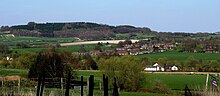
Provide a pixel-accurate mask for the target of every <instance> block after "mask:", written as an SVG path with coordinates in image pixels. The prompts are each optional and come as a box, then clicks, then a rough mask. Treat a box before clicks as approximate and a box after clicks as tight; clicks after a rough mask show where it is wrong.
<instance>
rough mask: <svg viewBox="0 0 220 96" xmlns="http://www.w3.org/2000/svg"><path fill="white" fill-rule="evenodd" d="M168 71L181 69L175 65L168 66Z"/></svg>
mask: <svg viewBox="0 0 220 96" xmlns="http://www.w3.org/2000/svg"><path fill="white" fill-rule="evenodd" d="M166 71H179V68H178V67H177V66H175V65H167V66H166Z"/></svg>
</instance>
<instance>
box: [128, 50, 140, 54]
mask: <svg viewBox="0 0 220 96" xmlns="http://www.w3.org/2000/svg"><path fill="white" fill-rule="evenodd" d="M129 54H130V55H138V54H139V52H138V51H137V50H130V51H129Z"/></svg>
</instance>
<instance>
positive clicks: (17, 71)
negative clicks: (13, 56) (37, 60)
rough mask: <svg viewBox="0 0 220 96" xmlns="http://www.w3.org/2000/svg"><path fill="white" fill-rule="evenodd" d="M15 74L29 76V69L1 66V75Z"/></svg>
mask: <svg viewBox="0 0 220 96" xmlns="http://www.w3.org/2000/svg"><path fill="white" fill-rule="evenodd" d="M13 75H18V76H22V77H27V75H28V70H22V69H6V68H0V76H13Z"/></svg>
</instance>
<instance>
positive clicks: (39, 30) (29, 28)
mask: <svg viewBox="0 0 220 96" xmlns="http://www.w3.org/2000/svg"><path fill="white" fill-rule="evenodd" d="M0 31H10V32H11V33H12V34H14V35H16V36H33V37H79V38H81V39H95V38H113V37H115V34H116V33H136V32H142V33H147V34H150V33H152V32H151V30H150V29H149V28H136V27H133V26H109V25H104V24H97V23H89V22H74V23H35V22H29V23H28V24H27V25H16V26H11V27H8V26H2V27H1V29H0Z"/></svg>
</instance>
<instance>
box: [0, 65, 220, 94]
mask: <svg viewBox="0 0 220 96" xmlns="http://www.w3.org/2000/svg"><path fill="white" fill-rule="evenodd" d="M76 73H77V75H78V76H84V79H85V81H86V80H87V79H88V77H89V76H90V75H94V76H95V90H99V82H100V80H102V75H103V73H102V72H101V71H94V70H78V71H76ZM27 74H28V70H21V69H5V68H1V69H0V76H8V75H20V76H23V77H26V76H27ZM145 76H146V80H147V83H146V84H145V85H143V86H144V88H146V89H154V87H155V83H158V82H159V83H160V84H162V85H163V86H162V87H166V88H169V89H172V90H173V91H174V90H178V91H183V90H184V88H185V85H188V86H189V88H190V89H196V88H198V87H199V88H204V87H205V81H206V75H199V74H193V75H187V74H152V73H146V74H145ZM219 79H220V77H219ZM210 81H211V77H210V78H209V83H208V84H209V86H211V85H210V84H211V82H210ZM110 90H111V89H110ZM120 96H171V95H170V94H169V95H163V94H156V93H141V92H120ZM173 96H175V95H173Z"/></svg>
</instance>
